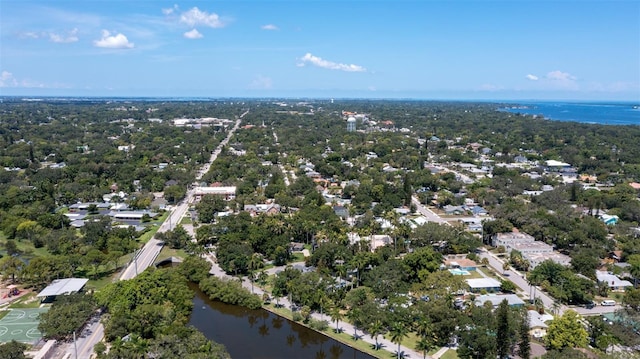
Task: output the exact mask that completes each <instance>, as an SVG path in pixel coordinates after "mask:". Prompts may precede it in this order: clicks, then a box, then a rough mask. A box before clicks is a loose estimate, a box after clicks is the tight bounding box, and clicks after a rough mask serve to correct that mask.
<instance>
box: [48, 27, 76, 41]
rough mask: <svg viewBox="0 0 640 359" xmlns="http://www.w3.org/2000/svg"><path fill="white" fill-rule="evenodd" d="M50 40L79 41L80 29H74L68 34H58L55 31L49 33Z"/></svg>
mask: <svg viewBox="0 0 640 359" xmlns="http://www.w3.org/2000/svg"><path fill="white" fill-rule="evenodd" d="M49 40H51V41H52V42H56V43H62V44H66V43H70V42H76V41H78V29H77V28H76V29H73V30H71V31H69V32H68V33H67V35H66V36H65V35H61V34H56V33H54V32H50V33H49Z"/></svg>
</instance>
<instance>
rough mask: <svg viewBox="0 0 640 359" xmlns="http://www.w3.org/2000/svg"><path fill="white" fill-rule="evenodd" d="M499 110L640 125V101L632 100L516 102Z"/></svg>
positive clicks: (577, 120)
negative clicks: (616, 101)
mask: <svg viewBox="0 0 640 359" xmlns="http://www.w3.org/2000/svg"><path fill="white" fill-rule="evenodd" d="M500 110H501V111H507V112H512V113H522V114H528V115H538V116H541V117H544V118H546V119H550V120H554V121H571V122H583V123H597V124H601V125H640V103H632V102H619V103H613V102H608V103H605V102H602V103H600V102H583V103H580V102H518V103H513V104H507V105H506V106H505V107H502V108H500Z"/></svg>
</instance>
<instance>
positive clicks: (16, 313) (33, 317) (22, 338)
mask: <svg viewBox="0 0 640 359" xmlns="http://www.w3.org/2000/svg"><path fill="white" fill-rule="evenodd" d="M48 310H49V308H36V309H9V313H8V314H7V315H6V316H5V317H4V318H2V319H0V343H7V342H10V341H12V340H15V341H17V342H21V343H28V344H32V343H35V342H37V341H38V340H39V339H40V338H42V334H41V333H40V331H39V330H38V323H39V322H40V321H39V320H38V315H39V314H40V313H44V312H46V311H48Z"/></svg>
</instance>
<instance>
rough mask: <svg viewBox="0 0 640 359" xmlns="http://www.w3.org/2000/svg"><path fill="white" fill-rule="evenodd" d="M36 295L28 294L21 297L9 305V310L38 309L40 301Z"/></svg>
mask: <svg viewBox="0 0 640 359" xmlns="http://www.w3.org/2000/svg"><path fill="white" fill-rule="evenodd" d="M36 295H37V293H29V294H26V295H23V296H22V297H20V298H19V299H17V300H16V301H15V302H13V303H11V304H10V305H9V308H15V309H23V308H39V307H40V299H38V298H37V297H36Z"/></svg>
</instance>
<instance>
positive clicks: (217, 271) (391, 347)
mask: <svg viewBox="0 0 640 359" xmlns="http://www.w3.org/2000/svg"><path fill="white" fill-rule="evenodd" d="M205 258H206V259H207V260H208V261H209V262H210V263H211V272H210V273H211V274H214V275H216V276H218V277H221V278H232V277H231V276H229V275H227V274H225V273H224V271H223V270H222V269H221V268H220V267H219V266H218V264H217V263H215V261H214V259H213V256H212V255H206V256H205ZM282 268H284V267H282ZM242 286H243V287H244V288H246V289H248V290H249V291H251V282H250V281H249V280H248V279H247V278H246V277H243V278H242ZM253 293H255V294H257V295H259V296H262V294H264V290H263V289H262V288H260V287H259V286H258V285H256V284H255V283H254V284H253ZM278 300H279V303H280V304H281V305H283V306H284V307H285V308H291V303H290V302H289V299H288V298H286V297H284V298H279V299H278ZM274 314H277V313H274ZM311 317H312V318H313V319H316V320H327V321H328V322H329V326H331V319H330V318H329V316H328V315H327V314H323V315H322V316H321V315H320V313H317V312H313V313H311ZM339 327H340V328H341V329H342V331H343V332H344V333H349V334H353V333H354V327H353V325H351V323H348V322H345V321H342V320H341V321H340V323H339ZM356 333H357V334H358V335H359V336H360V339H359V340H363V341H365V342H367V343H369V344H371V345H375V343H376V341H375V339H373V338H371V336H370V335H369V334H366V333H365V332H363V331H362V330H357V332H356ZM378 343H379V344H382V345H383V350H384V351H388V352H391V353H395V352H396V350H397V348H398V344H395V343H392V342H391V340H389V339H387V338H384V337H383V336H382V335H379V336H378ZM345 344H346V345H349V343H348V342H347V343H345ZM442 349H444V351H446V350H447V349H449V348H442ZM442 349H441V350H442ZM400 351H401V352H404V354H405V356H404V357H405V358H416V359H419V358H423V354H422V353H420V352H417V351H415V350H414V349H410V348H407V347H405V346H402V345H401V346H400ZM443 353H444V352H443ZM426 358H428V359H431V358H432V357H431V356H429V355H427V356H426Z"/></svg>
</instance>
